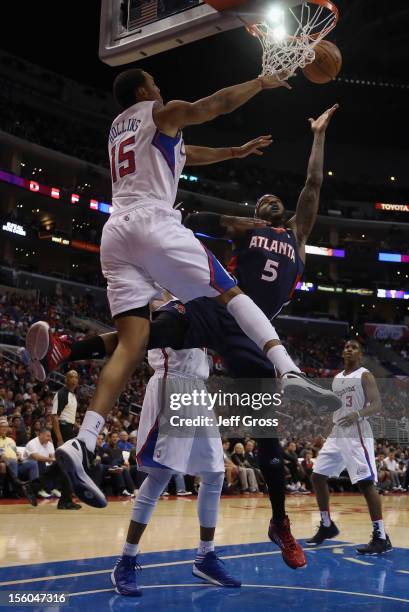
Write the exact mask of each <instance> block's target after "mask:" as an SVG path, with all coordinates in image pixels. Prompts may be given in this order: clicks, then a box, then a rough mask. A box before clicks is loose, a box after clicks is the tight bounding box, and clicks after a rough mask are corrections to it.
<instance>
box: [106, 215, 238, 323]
mask: <svg viewBox="0 0 409 612" xmlns="http://www.w3.org/2000/svg"><path fill="white" fill-rule="evenodd" d="M101 267H102V273H103V275H104V276H105V278H106V279H107V284H108V288H107V289H108V300H109V305H110V309H111V315H112V316H113V317H114V316H115V315H118V314H121V313H124V312H127V311H128V310H132V309H134V308H140V307H142V306H146V305H147V304H148V303H149V302H150V301H151V300H152V299H153V298H154V297H155V296H157V293H158V289H157V287H155V282H156V283H157V284H158V285H160V286H161V287H163V288H164V289H167V290H168V291H170V293H172V294H173V295H175V296H176V297H177V298H179V300H181V301H182V302H189V301H190V300H193V299H194V298H197V297H201V296H207V297H216V296H218V295H220V294H222V293H224V292H225V291H228V290H229V289H231V288H232V287H234V286H235V285H236V281H235V279H234V278H233V277H232V276H231V275H230V274H229V273H228V272H227V270H225V269H224V268H223V266H222V265H221V263H220V262H219V261H218V260H217V259H216V257H215V256H214V255H213V254H212V253H210V252H209V251H208V250H207V249H206V248H205V247H204V246H203V245H202V243H201V242H200V241H199V240H198V239H197V238H196V237H195V235H194V234H193V232H192V231H191V230H189V229H187V228H186V227H184V226H183V225H182V224H181V214H180V212H179V211H176V210H173V209H168V208H165V207H162V206H160V205H153V204H151V205H149V206H145V207H141V206H139V207H138V208H134V209H132V210H128V211H121V212H115V213H113V214H112V215H111V217H110V219H109V220H108V221H107V223H106V224H105V226H104V229H103V230H102V239H101Z"/></svg>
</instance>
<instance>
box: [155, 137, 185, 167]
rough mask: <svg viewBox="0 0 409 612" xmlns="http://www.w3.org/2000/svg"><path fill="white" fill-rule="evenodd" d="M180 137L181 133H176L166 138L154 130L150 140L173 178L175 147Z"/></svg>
mask: <svg viewBox="0 0 409 612" xmlns="http://www.w3.org/2000/svg"><path fill="white" fill-rule="evenodd" d="M181 137H182V133H181V132H178V133H177V134H176V136H168V135H167V134H163V132H160V131H159V130H156V132H155V136H154V137H153V140H152V144H153V146H154V147H156V148H157V149H158V151H160V152H161V153H162V155H163V157H164V158H165V162H166V163H167V165H168V166H169V169H170V171H171V172H172V175H173V176H175V147H176V145H177V144H178V143H179V141H180V139H181Z"/></svg>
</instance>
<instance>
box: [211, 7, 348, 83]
mask: <svg viewBox="0 0 409 612" xmlns="http://www.w3.org/2000/svg"><path fill="white" fill-rule="evenodd" d="M206 2H208V3H209V4H211V5H212V6H213V7H214V8H216V9H218V10H223V11H224V10H230V11H234V12H235V13H237V15H238V17H239V19H240V20H241V21H242V22H243V23H244V25H245V26H246V28H247V30H248V32H249V33H250V34H252V35H253V36H255V37H256V38H258V39H259V41H260V44H261V47H262V50H263V57H262V71H261V74H262V75H267V74H276V73H278V72H282V71H285V73H286V78H288V77H290V76H292V75H293V74H294V72H295V71H296V70H297V69H298V68H304V67H305V66H306V65H307V64H310V63H311V62H313V61H314V58H315V51H314V47H315V46H316V45H317V44H318V43H319V42H320V40H322V39H323V38H324V37H325V36H327V34H328V33H329V32H330V31H331V30H332V29H333V28H334V27H335V25H336V24H337V21H338V9H337V7H336V6H335V4H334V3H333V2H331V1H330V0H310V1H309V2H300V1H298V2H297V1H292V0H290V1H289V0H284V1H282V2H281V3H280V4H281V5H282V6H280V5H279V4H274V5H272V6H271V4H270V8H269V7H268V4H266V3H265V2H264V0H253V2H248V1H246V0H206ZM255 5H257V15H254V10H253V7H254V6H255ZM260 7H262V9H263V10H262V11H261V10H260ZM257 19H260V21H257Z"/></svg>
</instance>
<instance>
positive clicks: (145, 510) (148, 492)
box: [132, 470, 172, 525]
mask: <svg viewBox="0 0 409 612" xmlns="http://www.w3.org/2000/svg"><path fill="white" fill-rule="evenodd" d="M171 476H172V472H171V470H163V471H162V470H157V473H155V474H148V476H147V478H145V480H144V481H143V483H142V485H141V488H140V489H139V493H138V496H137V498H136V499H135V502H134V507H133V510H132V520H133V521H134V522H135V523H142V524H143V525H147V524H148V523H149V519H150V518H151V516H152V514H153V511H154V510H155V506H156V504H157V502H158V499H159V497H160V496H161V494H162V493H163V491H164V489H165V487H166V486H167V484H168V482H169V480H170V478H171Z"/></svg>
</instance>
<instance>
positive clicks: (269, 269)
mask: <svg viewBox="0 0 409 612" xmlns="http://www.w3.org/2000/svg"><path fill="white" fill-rule="evenodd" d="M278 263H279V262H278V261H273V260H272V259H268V260H267V261H266V265H265V266H264V270H263V272H266V274H262V275H261V278H262V280H265V281H268V282H272V281H275V279H276V278H277V276H278V272H277V268H278Z"/></svg>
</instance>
